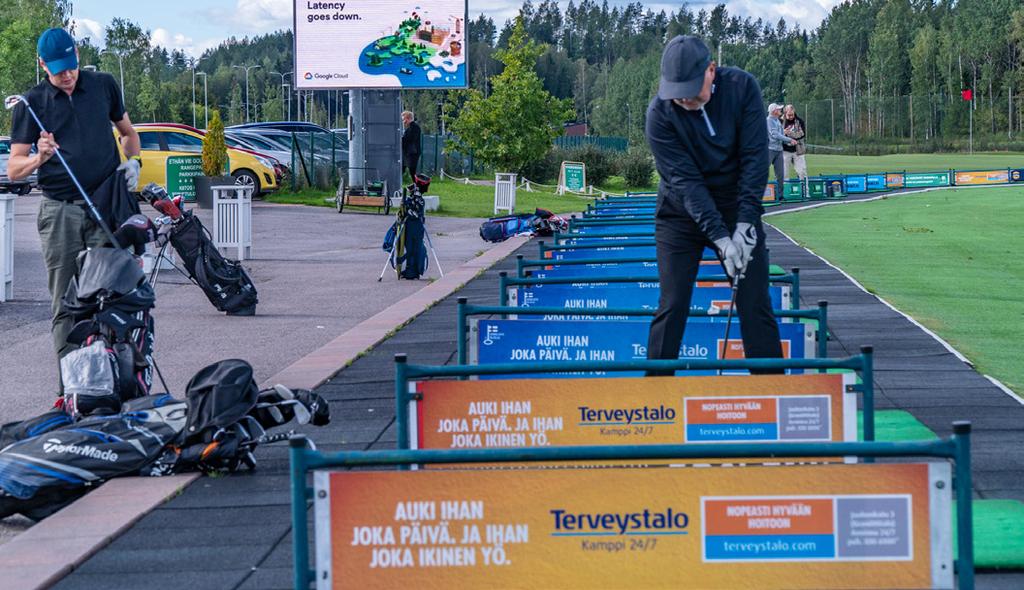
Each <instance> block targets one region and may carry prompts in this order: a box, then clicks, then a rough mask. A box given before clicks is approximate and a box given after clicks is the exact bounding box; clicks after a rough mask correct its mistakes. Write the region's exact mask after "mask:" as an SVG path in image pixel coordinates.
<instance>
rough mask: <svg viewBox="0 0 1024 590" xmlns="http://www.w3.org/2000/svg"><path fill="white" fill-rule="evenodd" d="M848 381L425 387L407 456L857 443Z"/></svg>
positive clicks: (656, 380) (793, 378) (759, 378)
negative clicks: (444, 451) (681, 445)
mask: <svg viewBox="0 0 1024 590" xmlns="http://www.w3.org/2000/svg"><path fill="white" fill-rule="evenodd" d="M852 379H853V375H852V374H845V375H843V374H832V375H821V374H807V375H744V376H702V377H696V376H695V377H645V378H625V377H620V378H591V379H571V380H565V381H559V382H555V381H548V380H535V379H508V380H500V381H424V382H419V383H415V384H414V387H415V391H416V392H417V393H419V394H420V395H419V396H417V397H419V398H420V399H419V400H418V401H414V402H413V403H414V404H415V407H414V408H412V409H411V411H410V412H409V413H410V416H412V417H414V418H413V423H412V424H411V425H410V436H411V439H412V440H410V447H412V448H421V449H458V448H483V449H496V448H510V447H546V446H570V445H637V444H667V443H680V442H721V443H737V442H814V441H817V442H838V441H844V440H845V441H855V440H857V400H856V397H855V394H854V393H847V392H846V385H847V384H850V383H852Z"/></svg>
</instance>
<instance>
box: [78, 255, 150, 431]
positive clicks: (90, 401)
mask: <svg viewBox="0 0 1024 590" xmlns="http://www.w3.org/2000/svg"><path fill="white" fill-rule="evenodd" d="M77 264H78V273H77V275H76V276H75V277H74V278H73V279H72V280H71V283H70V284H69V285H68V289H67V291H66V292H65V293H64V297H63V298H62V300H61V307H62V311H63V313H66V314H68V315H70V316H71V317H72V318H73V319H74V320H75V322H76V323H75V325H74V327H73V329H72V330H71V333H70V334H69V336H68V342H69V343H71V344H76V345H78V346H79V348H78V349H76V350H73V351H71V352H69V353H68V354H66V355H64V357H63V358H61V360H60V365H61V379H62V381H63V384H64V404H65V405H64V410H65V411H66V412H67V413H68V414H70V415H71V416H72V417H73V418H77V417H80V416H88V415H92V414H116V413H117V412H119V411H120V410H121V404H122V403H123V402H125V401H128V400H131V399H134V398H137V397H142V396H145V395H149V393H150V388H151V387H152V384H153V340H154V327H153V317H152V315H150V311H151V310H152V309H153V306H154V305H155V302H156V296H155V294H154V292H153V288H152V287H151V286H150V284H149V282H148V281H147V280H146V276H145V274H143V272H142V269H141V268H140V267H139V263H138V261H137V260H136V259H135V257H134V256H132V255H131V253H129V252H128V251H126V250H121V249H116V248H93V249H90V250H87V251H85V252H83V253H81V254H80V255H79V256H78V261H77Z"/></svg>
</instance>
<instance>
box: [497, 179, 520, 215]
mask: <svg viewBox="0 0 1024 590" xmlns="http://www.w3.org/2000/svg"><path fill="white" fill-rule="evenodd" d="M515 208H516V175H515V174H506V173H503V172H499V173H497V174H495V175H494V214H495V215H497V214H498V212H499V211H508V212H509V214H511V213H513V212H514V211H515Z"/></svg>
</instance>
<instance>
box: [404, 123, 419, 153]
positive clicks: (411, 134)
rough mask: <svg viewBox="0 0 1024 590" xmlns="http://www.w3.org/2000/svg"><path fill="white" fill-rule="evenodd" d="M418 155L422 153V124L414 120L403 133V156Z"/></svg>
mask: <svg viewBox="0 0 1024 590" xmlns="http://www.w3.org/2000/svg"><path fill="white" fill-rule="evenodd" d="M418 155H420V125H419V123H417V122H416V121H413V122H412V123H409V126H408V127H406V128H405V132H404V133H402V157H403V158H408V157H410V156H418Z"/></svg>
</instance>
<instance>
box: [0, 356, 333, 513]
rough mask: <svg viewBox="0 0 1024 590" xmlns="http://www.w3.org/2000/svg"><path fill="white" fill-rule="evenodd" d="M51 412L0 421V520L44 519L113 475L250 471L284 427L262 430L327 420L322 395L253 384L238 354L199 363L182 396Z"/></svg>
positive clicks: (152, 396) (323, 422)
mask: <svg viewBox="0 0 1024 590" xmlns="http://www.w3.org/2000/svg"><path fill="white" fill-rule="evenodd" d="M60 414H62V413H61V412H58V411H51V412H48V413H46V414H43V415H41V416H38V417H36V418H32V419H29V420H26V421H23V422H17V423H12V424H7V425H5V426H3V427H0V444H3V445H4V447H3V449H0V518H4V517H7V516H9V515H11V514H15V513H21V514H23V515H25V516H27V517H29V518H32V519H40V518H45V517H46V516H49V515H50V514H52V513H54V512H56V511H57V510H59V509H60V508H62V507H63V506H66V505H67V504H69V503H70V502H72V501H74V500H76V499H77V498H79V497H81V496H82V495H84V494H85V493H86V492H88V491H89V490H91V489H93V488H94V487H96V486H98V485H99V484H101V483H103V482H104V481H107V480H109V479H112V478H114V477H123V476H130V475H149V476H160V475H166V474H173V473H182V472H189V471H204V472H214V471H217V472H223V471H234V470H236V469H238V468H240V467H242V466H245V467H248V468H250V469H252V468H254V467H255V465H256V460H255V458H254V456H253V451H254V450H255V448H256V447H257V445H259V444H265V443H271V442H278V441H282V440H285V439H286V438H287V437H288V435H289V434H290V433H287V432H286V433H282V434H277V435H270V434H267V430H269V429H271V428H277V427H281V426H285V425H287V424H289V423H292V422H298V423H300V424H312V425H314V426H322V425H324V424H327V423H328V422H329V421H330V410H329V408H328V405H327V402H326V401H324V399H323V398H321V397H320V396H319V395H317V394H315V393H313V392H310V391H305V390H295V391H292V390H290V389H288V388H286V387H283V386H280V385H278V386H275V387H274V388H273V389H268V390H264V391H259V390H258V389H257V387H256V383H255V382H254V381H253V378H252V367H251V366H250V365H249V364H248V363H246V362H245V361H241V360H225V361H220V362H217V363H214V364H212V365H210V366H208V367H206V368H204V369H202V370H201V371H199V372H198V373H197V374H196V375H195V376H194V377H193V378H192V380H191V381H190V382H189V385H188V388H187V392H186V399H185V400H184V401H182V400H178V399H175V398H173V397H171V396H170V395H166V394H161V395H148V396H144V397H140V398H136V399H133V400H129V401H127V402H125V403H124V404H123V405H122V407H121V411H120V413H117V414H112V415H107V416H91V417H87V418H83V419H80V420H77V421H73V420H72V419H71V418H70V417H69V416H67V414H63V416H61V415H60Z"/></svg>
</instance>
